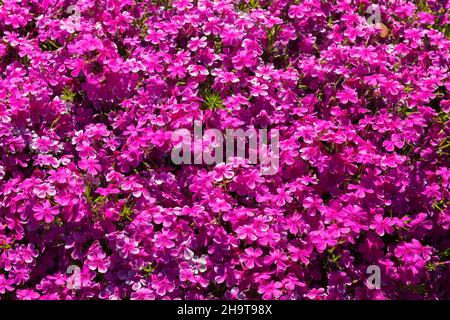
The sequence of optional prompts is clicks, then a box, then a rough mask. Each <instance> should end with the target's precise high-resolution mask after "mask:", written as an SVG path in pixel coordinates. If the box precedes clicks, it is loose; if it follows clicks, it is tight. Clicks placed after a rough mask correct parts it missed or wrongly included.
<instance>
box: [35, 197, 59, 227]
mask: <svg viewBox="0 0 450 320" xmlns="http://www.w3.org/2000/svg"><path fill="white" fill-rule="evenodd" d="M33 211H34V218H35V219H36V220H38V221H41V220H44V221H45V222H46V223H51V222H53V220H55V217H56V216H57V215H58V214H59V210H58V208H55V207H52V205H51V204H50V202H49V201H48V200H45V201H44V202H38V203H36V204H35V205H34V206H33Z"/></svg>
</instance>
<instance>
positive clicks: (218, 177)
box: [212, 163, 234, 182]
mask: <svg viewBox="0 0 450 320" xmlns="http://www.w3.org/2000/svg"><path fill="white" fill-rule="evenodd" d="M233 176H234V172H233V166H232V165H231V164H225V163H219V164H218V165H216V166H215V168H214V173H213V176H212V177H213V179H214V180H215V181H217V182H220V181H222V180H224V178H225V179H231V178H233Z"/></svg>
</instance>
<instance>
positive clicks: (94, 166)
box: [78, 158, 102, 176]
mask: <svg viewBox="0 0 450 320" xmlns="http://www.w3.org/2000/svg"><path fill="white" fill-rule="evenodd" d="M98 162H99V161H98V160H97V159H95V158H87V159H83V160H81V161H80V162H78V167H79V168H80V169H82V170H86V171H87V172H88V173H89V174H90V175H93V176H96V175H97V174H98V173H99V172H100V171H101V170H102V166H101V165H100V164H99V163H98Z"/></svg>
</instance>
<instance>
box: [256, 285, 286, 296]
mask: <svg viewBox="0 0 450 320" xmlns="http://www.w3.org/2000/svg"><path fill="white" fill-rule="evenodd" d="M282 287H283V284H282V283H281V282H278V281H276V282H275V281H271V282H269V283H268V284H261V285H260V286H259V288H258V292H259V293H261V294H262V298H263V299H264V300H273V299H277V298H279V297H281V295H282V294H283V292H282V291H281V290H280V289H281V288H282Z"/></svg>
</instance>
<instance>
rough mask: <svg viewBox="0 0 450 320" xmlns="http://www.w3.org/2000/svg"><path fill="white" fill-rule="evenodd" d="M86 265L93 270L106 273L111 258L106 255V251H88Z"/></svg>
mask: <svg viewBox="0 0 450 320" xmlns="http://www.w3.org/2000/svg"><path fill="white" fill-rule="evenodd" d="M86 265H87V266H88V267H89V269H91V270H93V271H95V270H97V271H98V272H100V273H106V272H107V271H108V268H109V267H110V266H111V260H110V259H109V257H107V256H106V253H104V252H102V251H100V250H94V251H93V252H90V253H88V255H87V260H86Z"/></svg>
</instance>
